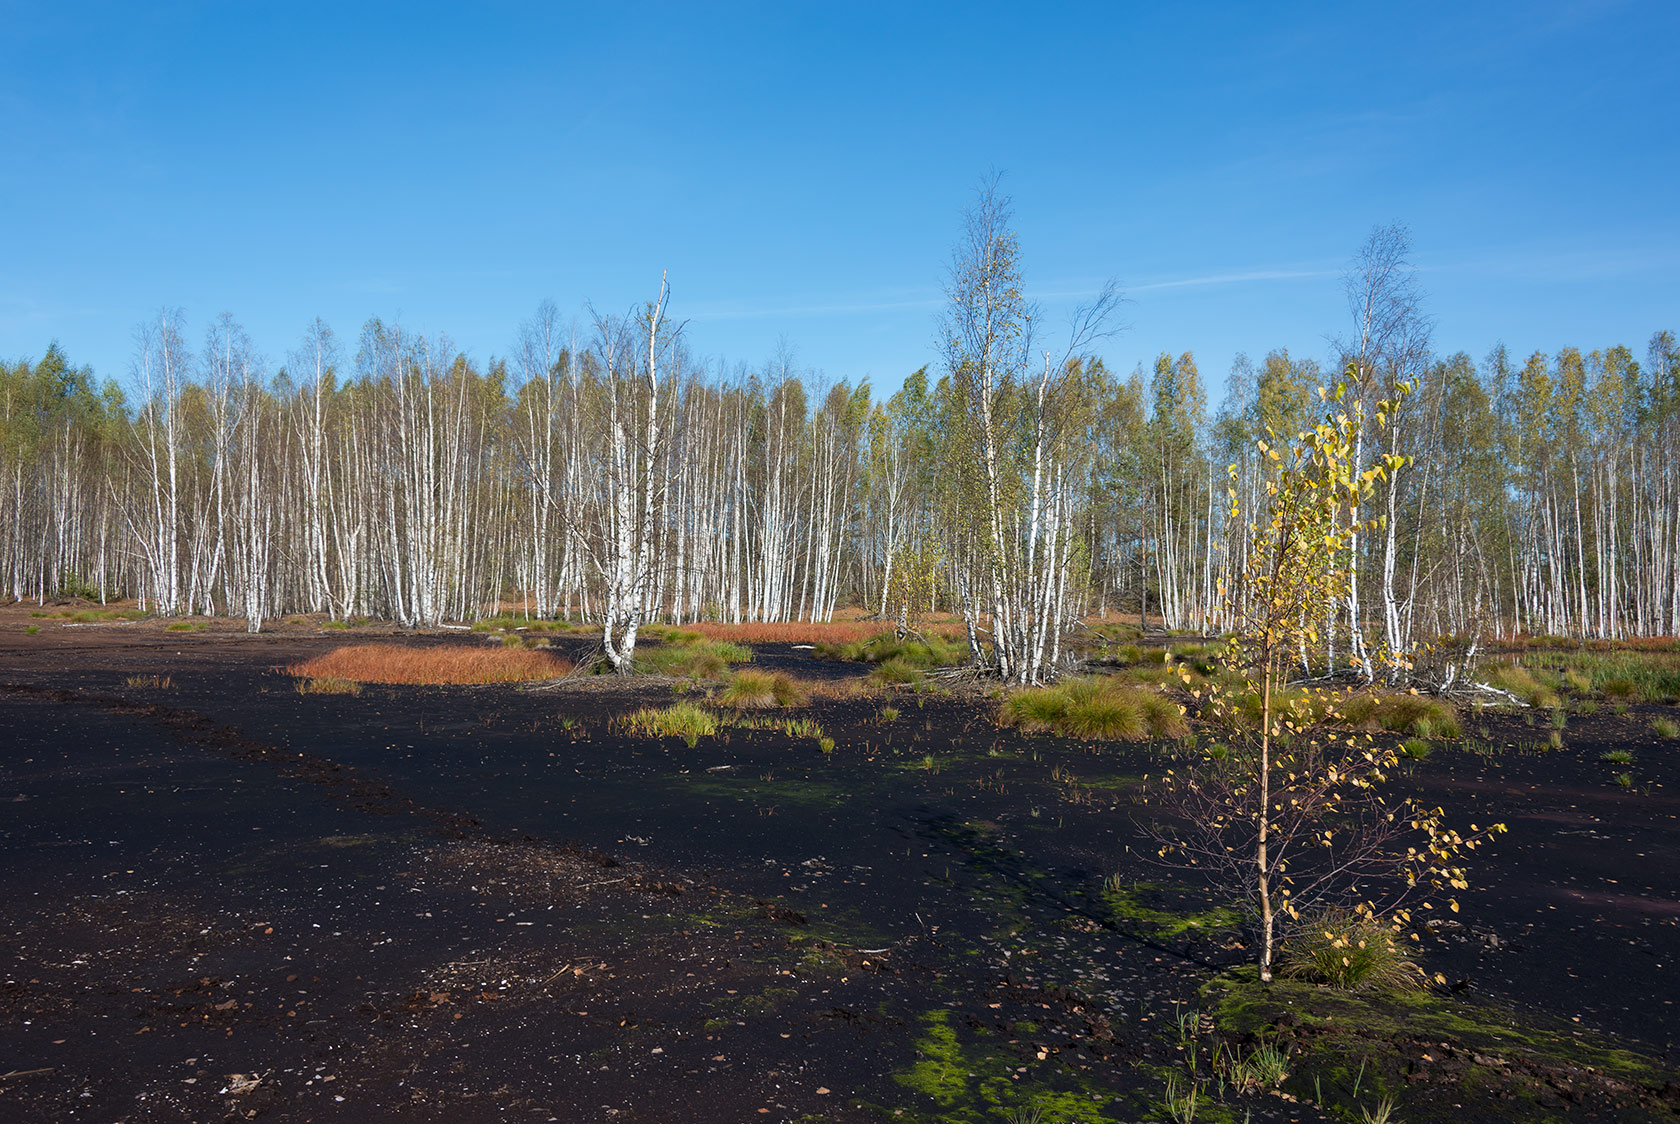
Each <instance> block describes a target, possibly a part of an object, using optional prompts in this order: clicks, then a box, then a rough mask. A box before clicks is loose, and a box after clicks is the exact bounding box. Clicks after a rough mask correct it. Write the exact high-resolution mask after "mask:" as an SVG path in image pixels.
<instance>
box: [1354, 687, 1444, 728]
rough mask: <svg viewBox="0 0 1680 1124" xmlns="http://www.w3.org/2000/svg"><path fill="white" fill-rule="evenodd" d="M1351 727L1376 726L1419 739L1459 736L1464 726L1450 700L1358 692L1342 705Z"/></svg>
mask: <svg viewBox="0 0 1680 1124" xmlns="http://www.w3.org/2000/svg"><path fill="white" fill-rule="evenodd" d="M1341 712H1342V719H1343V721H1344V722H1346V723H1347V724H1348V725H1350V726H1364V727H1377V728H1380V729H1384V730H1389V731H1392V732H1393V733H1396V734H1411V735H1412V736H1413V737H1418V738H1456V737H1458V736H1459V735H1460V734H1462V733H1463V732H1464V731H1463V728H1462V727H1461V726H1460V724H1459V721H1458V712H1457V711H1456V710H1454V709H1453V708H1452V705H1451V704H1450V703H1445V702H1442V701H1441V700H1440V699H1432V698H1427V697H1425V696H1423V695H1387V694H1378V693H1369V694H1362V695H1356V696H1355V697H1353V698H1351V699H1348V700H1347V701H1346V702H1345V703H1343V704H1342V706H1341Z"/></svg>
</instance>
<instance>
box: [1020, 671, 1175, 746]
mask: <svg viewBox="0 0 1680 1124" xmlns="http://www.w3.org/2000/svg"><path fill="white" fill-rule="evenodd" d="M998 721H999V722H1000V723H1002V724H1003V725H1005V726H1015V727H1018V728H1020V729H1021V730H1023V731H1025V732H1027V733H1039V732H1045V731H1049V732H1053V733H1057V734H1061V735H1062V736H1063V737H1069V738H1078V739H1082V740H1086V741H1143V740H1145V739H1149V738H1180V737H1183V736H1184V735H1185V734H1187V733H1189V730H1190V726H1189V723H1188V722H1187V721H1185V718H1184V708H1183V707H1181V706H1179V705H1178V704H1177V703H1176V702H1174V701H1173V700H1172V699H1170V698H1168V697H1167V696H1166V695H1163V694H1161V693H1160V692H1158V691H1150V690H1146V689H1144V688H1141V687H1132V686H1127V685H1126V684H1124V683H1121V682H1119V681H1118V680H1115V679H1112V678H1100V679H1067V680H1063V681H1062V682H1060V683H1057V684H1055V685H1053V686H1049V687H1027V688H1023V689H1021V690H1018V691H1015V692H1013V693H1011V694H1010V695H1009V696H1007V697H1006V698H1005V699H1004V700H1003V704H1002V706H1001V707H1000V708H999V711H998Z"/></svg>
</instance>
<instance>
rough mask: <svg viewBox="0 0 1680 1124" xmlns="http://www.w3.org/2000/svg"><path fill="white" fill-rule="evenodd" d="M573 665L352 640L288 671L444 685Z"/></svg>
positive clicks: (537, 674) (512, 652)
mask: <svg viewBox="0 0 1680 1124" xmlns="http://www.w3.org/2000/svg"><path fill="white" fill-rule="evenodd" d="M569 670H571V664H569V663H567V662H566V661H565V660H563V659H560V658H558V657H556V656H553V655H551V654H550V653H548V652H537V651H531V650H530V649H527V648H476V647H475V648H467V647H462V646H460V645H455V644H448V645H432V646H429V647H411V646H408V645H405V644H351V645H347V646H346V647H343V648H335V649H333V650H332V651H330V652H328V653H326V654H325V655H322V656H316V657H315V658H314V659H312V660H305V661H304V662H303V663H299V664H293V665H292V666H291V667H288V668H287V669H286V671H287V672H288V673H289V674H291V675H295V676H297V677H299V678H300V679H342V680H346V681H348V682H352V683H408V684H423V685H428V686H435V685H444V684H478V683H519V682H524V681H526V680H530V679H553V678H555V677H557V676H561V675H564V674H566V672H567V671H569Z"/></svg>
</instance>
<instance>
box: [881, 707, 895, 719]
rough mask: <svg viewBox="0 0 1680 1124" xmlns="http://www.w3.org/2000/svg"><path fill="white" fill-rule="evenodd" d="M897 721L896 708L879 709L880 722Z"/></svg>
mask: <svg viewBox="0 0 1680 1124" xmlns="http://www.w3.org/2000/svg"><path fill="white" fill-rule="evenodd" d="M897 719H898V707H896V706H883V707H882V708H881V721H883V722H893V721H896V720H897Z"/></svg>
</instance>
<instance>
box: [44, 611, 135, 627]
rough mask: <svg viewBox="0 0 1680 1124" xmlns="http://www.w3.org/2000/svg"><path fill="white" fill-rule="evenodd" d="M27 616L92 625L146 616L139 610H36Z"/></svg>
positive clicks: (133, 619)
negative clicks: (50, 611) (98, 622)
mask: <svg viewBox="0 0 1680 1124" xmlns="http://www.w3.org/2000/svg"><path fill="white" fill-rule="evenodd" d="M29 615H30V616H31V617H34V618H36V619H37V620H57V621H71V622H73V623H75V624H93V623H95V622H97V621H137V620H140V619H142V618H144V617H145V615H146V614H145V613H142V612H141V611H140V610H139V609H60V610H59V611H57V612H52V613H49V612H44V611H42V610H36V611H35V612H33V613H30V614H29Z"/></svg>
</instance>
